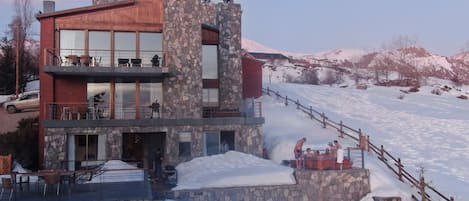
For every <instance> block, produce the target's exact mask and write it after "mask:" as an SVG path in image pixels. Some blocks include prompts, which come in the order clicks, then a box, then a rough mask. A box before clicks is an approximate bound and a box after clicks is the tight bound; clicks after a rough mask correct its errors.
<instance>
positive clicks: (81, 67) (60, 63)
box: [44, 49, 172, 78]
mask: <svg viewBox="0 0 469 201" xmlns="http://www.w3.org/2000/svg"><path fill="white" fill-rule="evenodd" d="M136 55H138V56H136ZM44 56H45V66H44V72H46V73H49V74H54V75H75V76H85V77H151V78H166V77H171V76H172V73H171V72H170V69H169V68H168V67H167V64H166V58H167V53H166V52H162V51H135V50H83V49H46V50H45V54H44Z"/></svg>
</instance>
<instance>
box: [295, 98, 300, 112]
mask: <svg viewBox="0 0 469 201" xmlns="http://www.w3.org/2000/svg"><path fill="white" fill-rule="evenodd" d="M296 109H298V110H299V109H300V100H298V99H296Z"/></svg>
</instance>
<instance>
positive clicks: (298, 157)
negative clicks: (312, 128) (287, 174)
mask: <svg viewBox="0 0 469 201" xmlns="http://www.w3.org/2000/svg"><path fill="white" fill-rule="evenodd" d="M305 142H306V138H305V137H303V138H301V139H300V140H298V141H297V142H296V145H295V148H294V149H293V154H294V155H295V160H296V168H298V169H301V165H302V163H301V160H302V159H301V158H302V155H303V144H304V143H305Z"/></svg>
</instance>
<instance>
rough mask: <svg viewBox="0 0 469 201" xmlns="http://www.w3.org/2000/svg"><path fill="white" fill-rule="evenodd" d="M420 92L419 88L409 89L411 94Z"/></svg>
mask: <svg viewBox="0 0 469 201" xmlns="http://www.w3.org/2000/svg"><path fill="white" fill-rule="evenodd" d="M418 91H419V87H412V88H410V89H409V92H414V93H415V92H418Z"/></svg>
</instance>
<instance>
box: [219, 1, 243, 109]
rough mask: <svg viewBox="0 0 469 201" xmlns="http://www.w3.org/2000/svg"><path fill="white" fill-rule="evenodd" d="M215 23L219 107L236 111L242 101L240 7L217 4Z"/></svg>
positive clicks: (230, 4)
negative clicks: (217, 43) (218, 35)
mask: <svg viewBox="0 0 469 201" xmlns="http://www.w3.org/2000/svg"><path fill="white" fill-rule="evenodd" d="M217 22H218V26H219V31H220V44H219V46H218V49H219V56H218V57H219V58H218V59H219V64H220V65H219V78H220V105H221V106H222V109H238V108H239V107H240V105H241V103H242V99H243V96H242V95H243V82H242V81H243V76H242V75H243V71H242V70H243V67H242V62H241V61H242V60H241V57H242V52H241V6H240V5H239V4H233V3H219V4H217Z"/></svg>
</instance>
